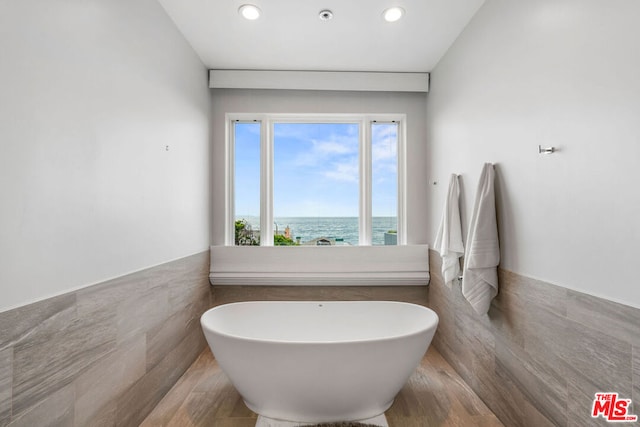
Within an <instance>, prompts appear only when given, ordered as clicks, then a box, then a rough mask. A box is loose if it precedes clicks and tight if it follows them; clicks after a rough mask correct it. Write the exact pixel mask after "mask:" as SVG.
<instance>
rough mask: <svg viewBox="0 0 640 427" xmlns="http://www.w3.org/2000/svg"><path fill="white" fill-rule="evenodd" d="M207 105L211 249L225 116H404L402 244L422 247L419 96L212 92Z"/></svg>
mask: <svg viewBox="0 0 640 427" xmlns="http://www.w3.org/2000/svg"><path fill="white" fill-rule="evenodd" d="M211 93H212V98H213V104H212V117H213V120H212V128H213V130H214V133H213V135H212V141H213V144H212V150H213V163H212V183H213V184H212V185H213V191H212V194H213V218H214V223H213V228H212V235H211V242H212V244H213V245H223V244H224V213H225V211H224V201H225V140H224V138H225V135H224V129H225V113H336V114H340V113H405V114H407V188H408V189H407V191H408V193H409V194H408V197H407V227H408V231H409V236H408V239H407V243H409V244H423V243H427V241H426V239H427V234H426V230H427V228H426V221H425V214H426V210H427V204H426V194H425V191H424V183H425V182H426V179H427V178H426V177H427V175H426V170H425V167H424V162H423V159H424V158H425V156H426V151H425V150H426V128H425V121H424V117H425V115H426V111H425V105H426V102H425V99H426V94H424V93H395V92H393V93H392V92H386V93H385V92H332V91H327V92H321V91H297V90H249V89H247V90H242V89H214V90H212V91H211Z"/></svg>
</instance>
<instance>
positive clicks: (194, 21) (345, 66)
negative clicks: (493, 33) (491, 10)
mask: <svg viewBox="0 0 640 427" xmlns="http://www.w3.org/2000/svg"><path fill="white" fill-rule="evenodd" d="M159 2H160V3H161V4H162V6H163V7H164V8H165V10H166V11H167V13H168V14H169V16H170V17H171V18H172V19H173V21H174V22H175V23H176V25H177V26H178V28H179V29H180V31H182V33H183V34H184V36H185V37H186V39H187V40H188V41H189V43H190V44H191V46H193V48H194V49H195V51H196V52H197V53H198V55H199V56H200V58H201V59H202V61H203V62H204V63H205V65H206V66H207V67H208V68H210V69H251V70H317V71H394V72H425V71H431V70H432V69H433V68H434V67H435V65H436V64H437V63H438V61H439V60H440V58H441V57H442V56H443V55H444V53H445V52H446V51H447V49H448V48H449V47H450V46H451V44H452V43H453V42H454V40H455V39H456V37H457V36H458V35H459V34H460V33H461V32H462V30H463V29H464V27H465V26H466V25H467V23H468V22H469V21H470V20H471V18H472V17H473V15H474V14H475V13H476V11H477V10H478V9H479V8H480V6H481V5H482V4H483V3H484V0H270V1H268V0H159ZM245 3H252V4H255V5H256V6H258V7H259V8H260V9H261V10H262V15H261V17H260V18H259V19H258V20H256V21H248V20H246V19H244V18H242V17H241V16H240V15H239V14H238V8H239V7H240V6H241V5H243V4H245ZM390 6H401V7H402V8H404V9H405V11H406V12H405V15H404V17H403V18H402V19H401V20H400V21H397V22H394V23H389V22H386V21H384V20H383V19H382V12H383V10H385V9H386V8H388V7H390ZM323 9H330V10H331V11H332V12H333V15H334V16H333V19H331V20H330V21H322V20H320V19H319V17H318V15H319V13H320V11H321V10H323Z"/></svg>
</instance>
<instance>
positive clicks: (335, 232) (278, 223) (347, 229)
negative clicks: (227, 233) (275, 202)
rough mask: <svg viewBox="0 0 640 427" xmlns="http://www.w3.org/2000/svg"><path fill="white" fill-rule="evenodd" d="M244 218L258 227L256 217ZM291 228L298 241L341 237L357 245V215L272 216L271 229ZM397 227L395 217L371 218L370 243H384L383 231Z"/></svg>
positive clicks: (254, 226) (258, 220)
mask: <svg viewBox="0 0 640 427" xmlns="http://www.w3.org/2000/svg"><path fill="white" fill-rule="evenodd" d="M238 219H244V220H246V221H247V222H248V223H249V224H251V227H252V228H253V229H254V230H258V229H259V228H260V219H259V218H257V217H239V218H238ZM287 226H288V227H289V229H290V230H291V237H292V238H293V240H296V238H297V237H300V242H301V243H304V242H308V241H310V240H313V239H317V238H318V237H329V238H334V239H343V242H344V243H345V244H349V245H353V246H357V245H358V218H357V217H317V218H313V217H287V218H285V217H280V218H274V226H273V229H274V230H276V229H277V231H278V233H279V234H284V230H285V228H286V227H287ZM397 227H398V225H397V219H396V217H381V216H379V217H375V216H374V217H373V218H372V231H373V236H372V243H373V244H374V245H384V233H385V232H387V231H389V230H396V229H397Z"/></svg>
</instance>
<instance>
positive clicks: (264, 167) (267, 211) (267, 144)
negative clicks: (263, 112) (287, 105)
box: [260, 118, 273, 246]
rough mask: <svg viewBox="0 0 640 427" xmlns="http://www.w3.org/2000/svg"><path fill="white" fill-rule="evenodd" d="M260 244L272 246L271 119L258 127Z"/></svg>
mask: <svg viewBox="0 0 640 427" xmlns="http://www.w3.org/2000/svg"><path fill="white" fill-rule="evenodd" d="M260 153H261V155H260V161H261V167H260V177H261V178H260V246H273V121H272V120H268V119H266V118H265V119H264V120H262V125H261V127H260Z"/></svg>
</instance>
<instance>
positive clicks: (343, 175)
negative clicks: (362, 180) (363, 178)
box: [322, 158, 359, 182]
mask: <svg viewBox="0 0 640 427" xmlns="http://www.w3.org/2000/svg"><path fill="white" fill-rule="evenodd" d="M331 166H332V168H331V170H327V171H324V172H323V173H322V175H323V176H324V177H326V178H329V179H332V180H334V181H342V182H358V177H359V167H358V159H357V158H355V159H351V160H350V161H348V162H342V163H333V164H332V165H331Z"/></svg>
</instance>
